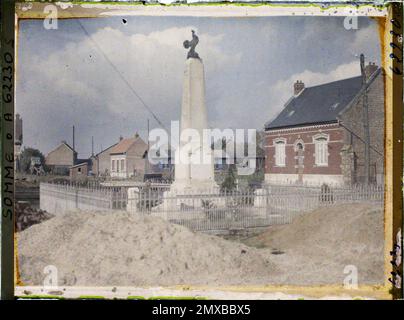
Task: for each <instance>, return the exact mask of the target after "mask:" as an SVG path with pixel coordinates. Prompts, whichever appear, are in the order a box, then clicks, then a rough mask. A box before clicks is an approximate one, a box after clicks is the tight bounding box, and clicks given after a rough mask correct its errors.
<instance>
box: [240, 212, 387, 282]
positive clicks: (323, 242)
mask: <svg viewBox="0 0 404 320" xmlns="http://www.w3.org/2000/svg"><path fill="white" fill-rule="evenodd" d="M244 243H246V244H248V245H251V246H256V247H262V248H270V249H271V250H272V251H273V252H276V253H279V254H277V255H275V256H273V257H272V259H271V261H272V262H274V263H276V265H277V266H278V267H279V268H281V269H283V270H284V274H283V276H281V277H280V278H279V283H292V284H303V285H304V284H308V285H309V284H326V283H339V284H342V283H343V280H344V278H345V277H346V276H347V274H344V268H345V267H346V266H347V265H353V266H356V267H357V270H358V278H359V283H367V284H376V283H382V282H383V248H384V246H383V243H384V237H383V210H382V208H381V207H380V206H379V207H375V206H372V205H370V204H350V205H339V206H330V207H324V208H320V209H318V210H315V211H313V212H311V213H308V214H305V215H302V216H300V217H297V218H296V219H295V220H294V221H293V223H291V224H289V225H284V226H274V227H270V228H269V229H268V231H266V232H265V233H263V234H261V235H259V236H256V237H253V238H250V239H247V240H245V241H244Z"/></svg>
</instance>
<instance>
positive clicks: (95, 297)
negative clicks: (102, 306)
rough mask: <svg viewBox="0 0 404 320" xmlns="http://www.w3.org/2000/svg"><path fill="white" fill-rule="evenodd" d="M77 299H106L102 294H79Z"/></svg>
mask: <svg viewBox="0 0 404 320" xmlns="http://www.w3.org/2000/svg"><path fill="white" fill-rule="evenodd" d="M77 299H81V300H106V299H105V297H103V296H79V297H78V298H77Z"/></svg>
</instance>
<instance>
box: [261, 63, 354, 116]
mask: <svg viewBox="0 0 404 320" xmlns="http://www.w3.org/2000/svg"><path fill="white" fill-rule="evenodd" d="M358 75H360V65H359V61H352V62H350V63H346V64H342V65H339V66H338V67H337V68H335V69H334V70H331V71H330V72H327V73H319V72H313V71H311V70H305V71H303V72H300V73H296V74H294V75H292V76H291V77H289V78H288V79H286V80H280V81H278V82H276V83H275V85H274V86H272V87H271V89H270V97H271V98H270V102H269V106H270V107H269V110H270V112H269V113H270V114H269V116H270V117H274V116H275V115H276V114H278V113H279V112H280V111H281V110H282V109H283V106H284V104H285V103H286V102H287V101H288V100H289V98H290V97H291V96H292V95H293V84H294V83H295V82H296V80H301V81H303V82H304V84H305V87H312V86H316V85H319V84H323V83H328V82H332V81H337V80H342V79H346V78H351V77H356V76H358ZM268 120H269V119H268Z"/></svg>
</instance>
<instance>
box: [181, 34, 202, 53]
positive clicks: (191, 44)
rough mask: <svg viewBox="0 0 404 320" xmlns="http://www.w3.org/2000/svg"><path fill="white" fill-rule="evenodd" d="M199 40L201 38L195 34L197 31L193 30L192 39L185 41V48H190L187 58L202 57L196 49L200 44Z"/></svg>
mask: <svg viewBox="0 0 404 320" xmlns="http://www.w3.org/2000/svg"><path fill="white" fill-rule="evenodd" d="M198 42H199V38H198V36H197V35H196V34H195V31H194V30H192V40H185V41H184V48H185V49H189V51H188V55H187V59H189V58H196V59H200V58H199V55H198V53H197V52H196V51H195V47H196V45H197V44H198Z"/></svg>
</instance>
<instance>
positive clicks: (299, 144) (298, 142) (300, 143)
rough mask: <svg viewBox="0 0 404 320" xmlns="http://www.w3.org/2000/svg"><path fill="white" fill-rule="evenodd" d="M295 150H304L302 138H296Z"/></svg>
mask: <svg viewBox="0 0 404 320" xmlns="http://www.w3.org/2000/svg"><path fill="white" fill-rule="evenodd" d="M294 149H295V152H299V151H304V142H303V140H302V139H297V140H296V141H295V143H294Z"/></svg>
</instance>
